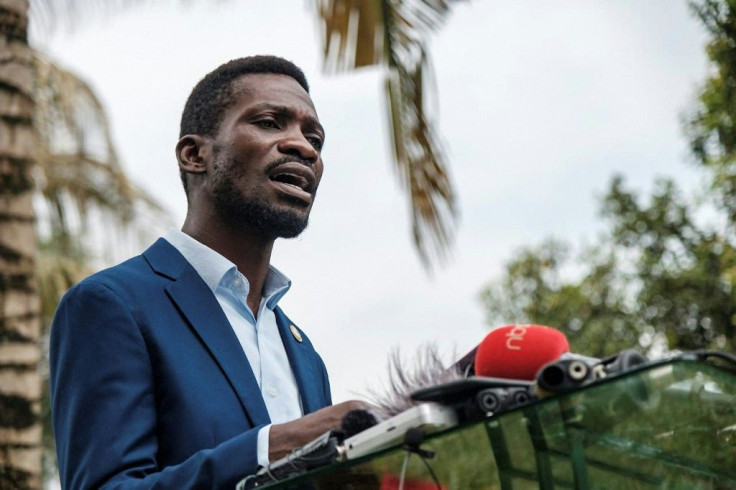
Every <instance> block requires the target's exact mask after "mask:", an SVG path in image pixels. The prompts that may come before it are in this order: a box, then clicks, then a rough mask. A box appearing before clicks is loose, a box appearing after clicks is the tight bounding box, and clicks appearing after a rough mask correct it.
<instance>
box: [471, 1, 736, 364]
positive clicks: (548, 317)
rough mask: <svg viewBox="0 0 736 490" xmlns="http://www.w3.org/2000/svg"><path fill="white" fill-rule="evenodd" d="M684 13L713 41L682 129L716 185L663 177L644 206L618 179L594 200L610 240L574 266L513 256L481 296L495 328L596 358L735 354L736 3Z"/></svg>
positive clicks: (553, 246)
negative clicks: (696, 190) (691, 186)
mask: <svg viewBox="0 0 736 490" xmlns="http://www.w3.org/2000/svg"><path fill="white" fill-rule="evenodd" d="M690 5H691V8H692V10H693V12H694V13H695V14H696V16H697V17H698V18H699V19H700V20H701V21H702V22H703V24H704V25H705V27H706V29H707V31H708V33H709V34H710V36H711V39H710V41H709V43H708V46H707V53H708V56H709V58H710V60H711V62H712V73H711V75H710V76H709V78H708V79H707V80H706V82H705V84H704V85H703V87H702V89H701V91H700V94H699V96H698V99H697V102H696V106H695V108H694V110H693V111H692V114H691V115H690V116H689V117H688V119H687V121H686V125H685V130H686V133H687V137H688V140H689V142H690V147H691V150H692V153H693V155H694V157H695V160H696V162H697V163H698V164H699V165H701V166H702V167H703V169H704V170H705V171H706V172H707V173H708V175H709V176H711V177H712V179H711V188H710V189H709V191H708V192H707V193H706V196H705V197H702V198H695V197H686V196H683V194H682V192H681V191H680V190H679V189H677V187H676V186H675V184H674V183H673V182H672V181H671V180H661V181H658V182H657V183H656V185H655V188H654V191H653V193H652V195H651V196H650V197H649V198H648V199H643V198H642V197H641V196H639V195H638V194H637V193H636V192H634V191H632V190H630V189H627V188H626V186H625V183H624V179H623V177H621V176H616V177H614V178H613V179H612V181H611V184H610V187H609V190H608V192H607V194H606V196H605V197H604V198H603V200H602V203H601V204H602V206H601V214H602V217H603V218H604V219H605V221H606V223H608V225H609V229H608V231H607V232H606V233H604V234H603V235H602V236H601V237H600V239H599V241H598V242H597V244H596V245H594V246H591V247H588V249H586V250H585V251H584V252H583V253H582V254H580V257H572V254H571V251H570V250H571V246H570V245H569V244H567V243H564V242H561V241H555V240H548V241H547V242H546V243H543V244H542V245H540V246H538V247H532V248H527V249H523V250H521V251H519V252H518V253H517V254H516V255H515V257H514V258H513V259H512V260H511V261H510V262H509V263H508V264H507V267H506V273H505V276H504V277H503V278H501V279H500V280H498V281H495V282H493V283H491V284H489V285H488V286H487V287H486V288H485V289H484V290H483V291H482V293H481V301H482V302H483V305H484V307H485V309H486V312H487V318H488V321H489V323H490V324H492V325H498V324H501V323H509V322H524V323H531V322H534V323H541V324H547V325H551V326H555V327H557V328H560V329H561V330H563V331H564V332H565V333H566V334H567V335H568V338H569V339H570V341H571V344H572V347H573V349H574V350H576V351H580V352H586V353H589V354H591V355H597V356H602V355H605V354H611V353H614V352H616V351H619V350H621V349H623V348H627V347H632V346H635V345H638V346H639V347H640V348H641V349H642V350H644V351H645V352H647V353H649V354H650V355H656V354H661V353H662V352H663V351H665V350H668V349H681V350H691V349H700V348H716V349H728V350H732V351H733V350H736V291H734V284H735V280H736V236H734V233H733V227H734V224H736V0H702V1H698V2H692V3H691V4H690ZM645 201H646V202H645ZM573 259H576V260H574V261H573ZM572 277H574V278H575V279H572Z"/></svg>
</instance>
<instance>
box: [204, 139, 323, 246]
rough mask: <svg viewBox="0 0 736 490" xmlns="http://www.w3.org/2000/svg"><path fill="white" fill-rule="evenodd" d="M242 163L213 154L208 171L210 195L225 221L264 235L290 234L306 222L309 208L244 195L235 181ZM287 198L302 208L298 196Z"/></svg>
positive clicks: (301, 228) (276, 236) (238, 177)
mask: <svg viewBox="0 0 736 490" xmlns="http://www.w3.org/2000/svg"><path fill="white" fill-rule="evenodd" d="M241 168H242V164H241V163H239V162H236V161H234V160H224V161H223V160H221V159H220V156H219V155H217V154H216V155H215V165H214V168H213V173H212V198H213V204H214V206H215V209H216V210H217V212H218V213H219V215H220V216H221V217H222V219H224V220H226V221H227V222H228V223H230V224H231V225H233V226H235V227H242V228H246V229H248V230H252V231H255V232H258V233H260V234H261V235H262V236H264V237H268V238H294V237H297V236H299V235H300V234H301V233H302V232H303V231H304V230H305V229H306V228H307V225H308V224H309V212H308V211H306V212H305V211H301V212H298V211H297V209H281V208H276V207H274V206H273V205H272V204H270V203H269V202H268V201H266V200H265V199H263V198H262V197H260V196H255V195H247V194H246V193H244V192H243V191H242V190H241V189H239V188H238V187H237V186H236V184H235V182H237V181H240V180H241V174H242V172H241V171H240V170H239V169H241ZM282 199H283V200H285V201H291V202H292V203H293V204H294V206H295V208H302V209H303V208H304V207H305V206H304V203H303V202H301V201H299V200H298V199H289V196H284V197H282Z"/></svg>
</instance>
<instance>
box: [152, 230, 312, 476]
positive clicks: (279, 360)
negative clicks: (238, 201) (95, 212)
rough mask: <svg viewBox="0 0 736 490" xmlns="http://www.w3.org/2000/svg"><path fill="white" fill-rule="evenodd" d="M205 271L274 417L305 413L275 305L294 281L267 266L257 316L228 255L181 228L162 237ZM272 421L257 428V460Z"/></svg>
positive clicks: (263, 456)
mask: <svg viewBox="0 0 736 490" xmlns="http://www.w3.org/2000/svg"><path fill="white" fill-rule="evenodd" d="M164 238H165V239H166V240H167V241H168V242H169V243H171V244H172V245H173V246H174V247H175V248H176V249H177V250H178V251H179V252H180V253H181V254H182V255H183V256H184V258H185V259H187V261H188V262H189V263H190V264H191V266H192V267H194V270H196V271H197V273H198V274H199V275H200V276H201V277H202V279H203V280H204V282H205V283H206V284H207V287H209V288H210V289H211V290H212V292H213V293H214V295H215V298H216V299H217V302H218V303H219V304H220V306H221V307H222V311H223V312H225V316H226V317H227V319H228V321H229V322H230V325H231V326H232V327H233V331H234V332H235V335H236V336H237V337H238V340H239V341H240V345H241V346H242V347H243V351H244V352H245V355H246V357H247V358H248V362H249V363H250V367H251V369H252V370H253V374H254V375H255V378H256V381H257V382H258V386H259V387H260V389H261V394H262V395H263V401H264V402H265V403H266V409H267V410H268V415H269V417H270V418H271V423H274V424H280V423H284V422H289V421H291V420H294V419H297V418H299V417H301V416H302V415H303V410H302V406H301V398H300V397H299V388H298V387H297V384H296V378H295V377H294V373H293V372H292V370H291V365H290V364H289V358H288V356H287V355H286V350H285V349H284V344H283V342H282V341H281V335H280V334H279V329H278V325H277V324H276V316H275V315H274V313H273V309H274V308H275V307H276V304H277V303H278V302H279V300H280V299H281V298H282V297H283V296H284V294H286V292H287V291H288V290H289V288H290V287H291V281H290V280H289V278H287V277H286V276H285V275H284V274H282V273H281V272H280V271H279V270H278V269H276V268H275V267H273V266H269V271H268V275H267V276H266V282H265V284H264V286H263V296H262V297H261V304H260V306H259V309H258V315H257V317H256V316H255V315H253V312H252V311H251V310H250V308H249V307H248V304H247V303H246V299H247V297H248V291H249V288H250V285H249V283H248V279H246V278H245V276H244V275H243V274H241V273H240V272H239V271H238V268H237V267H236V266H235V264H233V263H232V262H230V261H229V260H228V259H226V258H225V257H223V256H222V255H220V254H219V253H217V252H215V251H214V250H212V249H211V248H209V247H207V246H206V245H204V244H202V243H200V242H198V241H197V240H195V239H194V238H192V237H190V236H189V235H187V234H186V233H184V232H182V231H179V230H170V231H169V232H168V233H167V234H166V236H165V237H164ZM270 429H271V425H267V426H266V427H264V428H262V429H261V430H260V431H259V432H258V464H260V465H261V466H266V465H267V464H268V462H269V461H268V436H269V432H270Z"/></svg>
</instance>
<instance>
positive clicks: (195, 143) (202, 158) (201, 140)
mask: <svg viewBox="0 0 736 490" xmlns="http://www.w3.org/2000/svg"><path fill="white" fill-rule="evenodd" d="M211 148H212V144H211V142H210V141H209V138H205V137H202V136H200V135H198V134H187V135H185V136H183V137H182V138H181V139H180V140H179V142H178V143H176V159H177V161H178V162H179V169H180V170H181V171H182V172H184V173H187V174H203V173H205V172H207V162H208V161H209V160H210V157H211V153H212V151H211Z"/></svg>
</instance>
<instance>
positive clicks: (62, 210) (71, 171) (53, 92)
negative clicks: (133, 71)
mask: <svg viewBox="0 0 736 490" xmlns="http://www.w3.org/2000/svg"><path fill="white" fill-rule="evenodd" d="M34 69H35V75H36V86H35V100H36V112H35V114H34V126H35V131H36V133H37V142H38V147H37V154H36V162H37V165H36V173H35V175H34V178H35V181H36V188H37V190H38V192H39V194H40V196H41V197H42V199H41V200H40V204H42V206H43V209H40V210H39V213H38V216H39V233H40V234H41V235H42V236H41V238H42V239H47V238H48V237H49V236H53V237H56V239H58V240H61V241H64V240H68V239H69V237H73V236H76V235H79V234H81V233H89V232H90V231H92V232H95V231H96V240H97V242H98V243H95V244H94V245H96V246H97V247H98V248H99V249H100V250H114V249H115V248H116V247H117V246H118V244H119V242H120V238H121V234H126V233H128V232H131V233H139V232H141V231H143V232H145V230H146V229H147V226H146V225H147V220H151V221H163V222H168V220H169V218H168V214H167V213H166V212H165V211H164V210H163V208H162V207H161V206H160V205H159V204H158V203H157V202H156V201H155V199H153V198H152V197H151V196H149V195H148V194H147V193H146V192H144V191H143V190H142V189H140V188H139V187H138V186H136V185H135V184H133V183H132V182H130V181H129V180H128V178H127V177H126V175H125V173H124V171H123V169H122V168H121V166H120V162H119V161H118V157H117V154H116V152H115V149H114V146H113V143H112V137H111V135H110V125H109V122H108V120H107V116H106V115H105V111H104V108H103V107H102V104H101V103H100V101H99V100H98V99H97V97H96V96H95V94H94V92H93V91H92V89H91V88H90V87H89V86H88V85H87V84H86V83H85V82H84V81H82V80H81V79H79V78H78V77H76V76H75V75H74V74H72V73H71V72H69V71H66V70H64V69H63V68H60V67H59V66H57V65H55V64H54V63H52V62H51V61H50V60H48V59H46V58H44V57H43V56H41V55H40V54H36V55H35V57H34ZM131 225H135V226H133V227H132V228H131ZM126 230H129V231H126ZM91 241H93V242H94V241H95V240H91Z"/></svg>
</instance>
